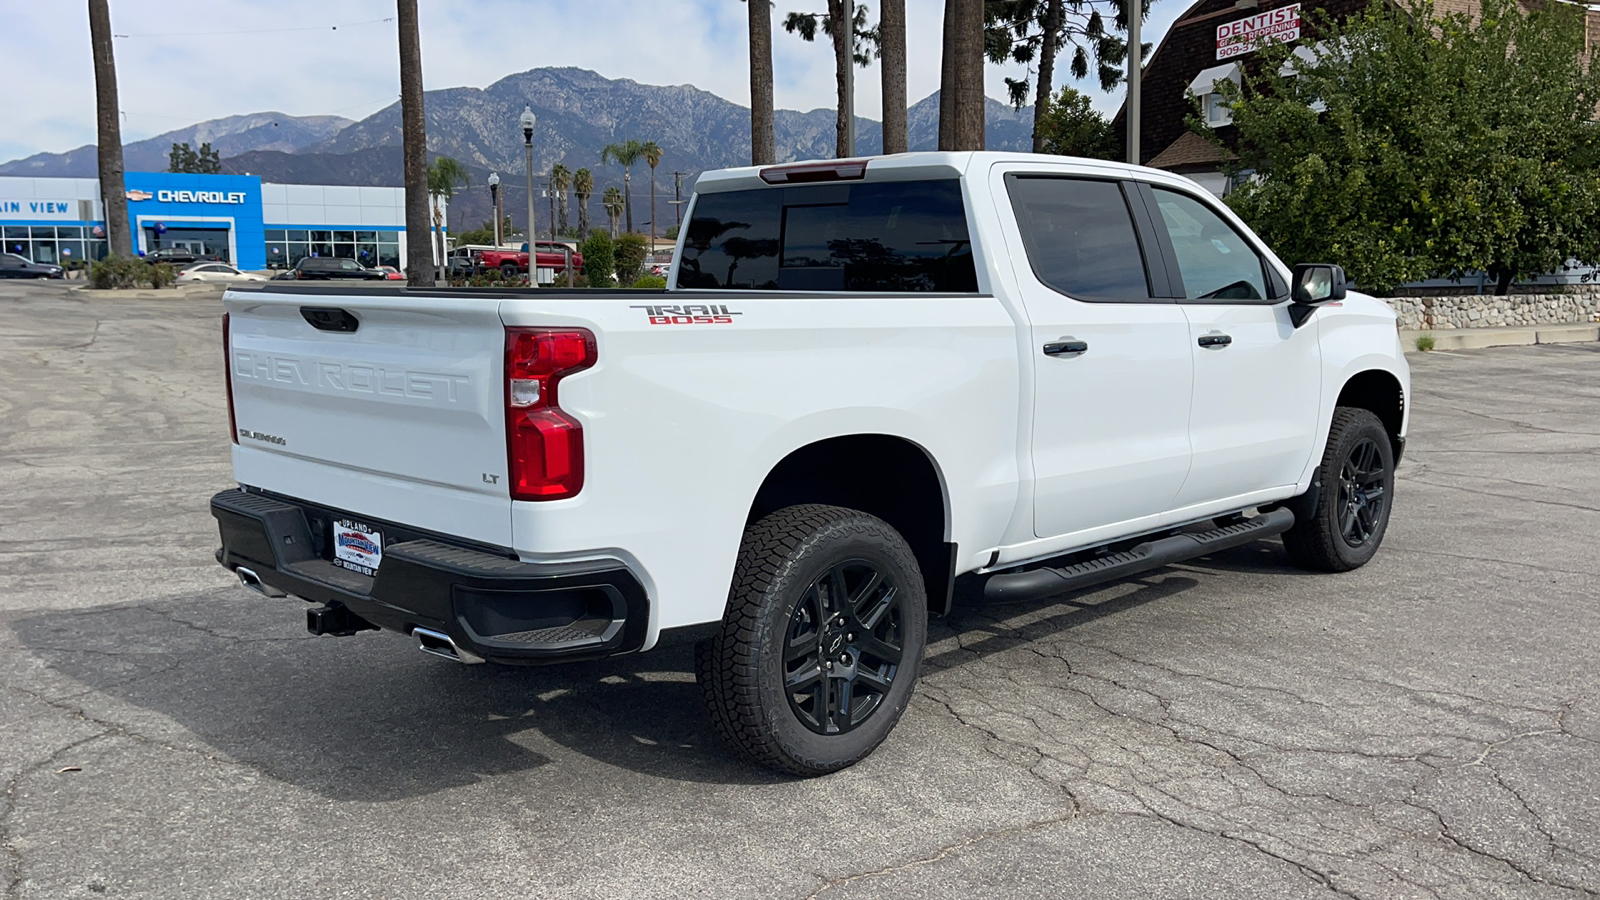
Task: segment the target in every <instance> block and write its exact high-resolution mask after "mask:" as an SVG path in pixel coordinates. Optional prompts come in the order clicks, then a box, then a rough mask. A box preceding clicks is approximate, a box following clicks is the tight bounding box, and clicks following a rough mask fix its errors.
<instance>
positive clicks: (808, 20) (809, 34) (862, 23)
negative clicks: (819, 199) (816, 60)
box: [783, 0, 879, 157]
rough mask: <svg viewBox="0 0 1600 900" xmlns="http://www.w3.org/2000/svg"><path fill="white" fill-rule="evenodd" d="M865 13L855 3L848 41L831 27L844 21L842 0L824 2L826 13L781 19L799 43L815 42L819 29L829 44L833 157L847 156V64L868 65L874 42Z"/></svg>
mask: <svg viewBox="0 0 1600 900" xmlns="http://www.w3.org/2000/svg"><path fill="white" fill-rule="evenodd" d="M867 13H868V10H867V5H866V4H865V3H857V4H856V7H855V21H854V22H852V23H851V25H852V27H851V28H850V37H849V39H848V40H847V39H846V37H845V32H844V29H842V28H835V27H834V23H835V22H842V21H843V20H844V0H828V11H827V12H825V13H801V12H792V13H789V15H787V16H785V17H784V20H783V30H784V31H787V32H789V33H790V34H798V35H800V39H801V40H805V41H814V40H816V39H817V32H818V30H819V29H820V30H821V31H822V33H824V34H826V35H828V37H829V39H830V40H831V41H832V43H833V68H834V73H833V74H834V86H835V88H836V89H837V91H838V108H837V112H836V113H835V116H834V133H835V135H836V137H835V140H834V154H833V155H834V156H837V157H844V156H848V155H849V153H850V149H849V146H848V145H849V135H848V133H847V130H848V129H849V127H850V121H849V119H848V115H849V109H850V105H849V102H848V98H849V91H850V82H851V79H850V65H851V63H852V62H853V63H854V64H855V65H858V66H867V65H869V64H870V63H871V62H872V57H873V54H874V51H875V49H876V47H877V43H878V37H879V32H878V29H876V28H870V29H869V28H868V27H867Z"/></svg>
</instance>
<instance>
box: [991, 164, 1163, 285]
mask: <svg viewBox="0 0 1600 900" xmlns="http://www.w3.org/2000/svg"><path fill="white" fill-rule="evenodd" d="M1007 188H1008V190H1009V191H1010V194H1011V207H1012V209H1014V210H1015V211H1016V214H1017V226H1018V227H1019V228H1020V229H1021V230H1022V241H1023V245H1024V246H1025V247H1026V248H1027V250H1028V262H1029V263H1030V264H1032V266H1033V271H1034V274H1035V275H1037V276H1038V278H1039V280H1040V281H1042V282H1044V283H1045V284H1048V285H1049V286H1051V287H1053V288H1055V289H1056V290H1058V291H1060V292H1062V293H1063V294H1066V295H1068V296H1070V297H1076V298H1078V299H1080V300H1147V299H1149V298H1150V281H1149V278H1148V277H1147V276H1146V274H1145V267H1144V255H1143V254H1142V253H1141V252H1140V250H1139V238H1138V235H1137V233H1136V232H1135V231H1134V228H1133V216H1132V214H1131V213H1130V212H1129V211H1128V201H1127V200H1126V199H1125V198H1124V197H1123V194H1122V187H1121V186H1120V185H1118V184H1117V183H1116V182H1114V181H1091V180H1088V179H1081V178H1031V177H1014V178H1011V179H1008V181H1007Z"/></svg>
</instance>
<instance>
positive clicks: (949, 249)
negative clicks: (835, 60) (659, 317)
mask: <svg viewBox="0 0 1600 900" xmlns="http://www.w3.org/2000/svg"><path fill="white" fill-rule="evenodd" d="M678 287H681V288H753V289H760V290H786V291H874V292H892V291H940V292H950V293H970V292H973V291H976V290H977V289H978V277H977V273H976V269H975V268H974V266H973V261H972V242H971V240H970V239H969V238H968V235H967V215H966V207H965V204H964V203H963V202H962V199H961V185H960V182H958V181H956V180H955V179H948V180H941V181H904V182H890V183H885V184H816V185H805V186H800V187H789V188H767V189H757V190H749V191H729V192H726V193H717V194H702V195H700V197H699V198H698V199H696V200H695V207H694V217H693V218H692V219H691V220H690V221H689V225H688V228H687V230H686V231H685V233H684V243H683V258H682V261H681V263H680V265H679V267H678Z"/></svg>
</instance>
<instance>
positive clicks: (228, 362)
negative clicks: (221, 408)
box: [222, 313, 239, 444]
mask: <svg viewBox="0 0 1600 900" xmlns="http://www.w3.org/2000/svg"><path fill="white" fill-rule="evenodd" d="M222 377H223V383H224V384H226V385H227V388H228V437H230V438H232V439H233V442H234V443H235V444H237V443H239V423H238V420H237V419H235V418H234V415H233V332H232V331H231V330H229V325H228V314H227V313H223V314H222Z"/></svg>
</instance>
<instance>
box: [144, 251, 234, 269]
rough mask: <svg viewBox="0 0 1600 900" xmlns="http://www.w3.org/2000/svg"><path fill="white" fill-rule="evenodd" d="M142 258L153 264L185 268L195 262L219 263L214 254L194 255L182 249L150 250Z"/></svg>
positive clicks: (194, 253) (192, 252)
mask: <svg viewBox="0 0 1600 900" xmlns="http://www.w3.org/2000/svg"><path fill="white" fill-rule="evenodd" d="M144 258H145V259H147V260H149V261H150V262H153V263H171V264H172V265H175V266H187V265H190V264H192V263H197V262H219V261H220V260H219V259H218V257H217V256H216V255H215V254H211V253H203V252H202V253H196V252H195V251H193V250H187V249H184V248H183V247H162V248H160V249H159V250H152V251H150V252H149V253H146V254H145V255H144Z"/></svg>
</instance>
